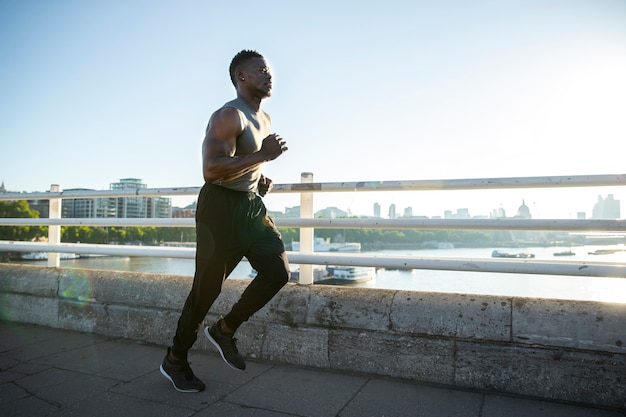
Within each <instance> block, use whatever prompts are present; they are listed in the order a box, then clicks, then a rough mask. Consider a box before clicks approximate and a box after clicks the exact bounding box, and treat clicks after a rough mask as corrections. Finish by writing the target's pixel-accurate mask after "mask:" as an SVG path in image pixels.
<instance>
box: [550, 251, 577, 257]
mask: <svg viewBox="0 0 626 417" xmlns="http://www.w3.org/2000/svg"><path fill="white" fill-rule="evenodd" d="M553 255H554V256H574V255H576V253H574V252H572V251H571V250H564V251H561V252H554V254H553Z"/></svg>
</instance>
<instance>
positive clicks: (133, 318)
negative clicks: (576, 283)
mask: <svg viewBox="0 0 626 417" xmlns="http://www.w3.org/2000/svg"><path fill="white" fill-rule="evenodd" d="M248 282H249V281H246V280H228V281H227V282H226V283H225V285H224V290H223V292H222V295H221V296H220V297H219V298H218V300H217V301H216V302H215V304H214V306H213V307H212V309H211V311H210V312H209V315H208V316H207V319H206V322H207V323H208V324H210V323H211V322H212V321H214V320H215V319H216V318H217V317H218V316H219V315H220V314H225V313H226V312H228V309H229V307H230V305H232V304H233V303H234V302H235V301H236V299H237V298H238V297H239V294H241V292H242V291H243V289H244V288H245V286H246V285H247V284H248ZM190 285H191V278H190V277H184V276H174V275H158V274H146V273H128V272H112V271H99V270H81V269H53V268H46V267H37V266H24V265H11V264H0V314H1V318H2V319H3V320H8V321H16V322H24V323H33V324H39V325H43V326H49V327H54V328H63V329H70V330H77V331H82V332H90V333H97V334H102V335H107V336H115V337H123V338H128V339H133V340H140V341H145V342H150V343H156V344H161V345H167V344H169V343H170V340H171V338H172V336H173V332H174V330H175V325H176V321H177V319H178V315H179V312H180V309H181V307H182V305H183V302H184V300H185V297H186V295H187V292H188V291H189V288H190ZM237 337H238V339H239V348H240V351H241V352H242V354H244V356H246V357H251V358H257V359H261V360H269V361H277V362H284V363H291V364H297V365H306V366H312V367H320V368H332V369H337V370H346V371H356V372H365V373H371V374H377V375H388V376H393V377H400V378H406V379H412V380H417V381H423V382H428V383H436V384H444V385H449V386H454V387H463V388H471V389H479V390H489V391H497V392H502V393H512V394H520V395H528V396H534V397H541V398H549V399H555V400H564V401H572V402H580V403H585V404H595V405H601V406H608V407H615V408H617V409H626V346H625V345H624V344H625V342H626V304H610V303H599V302H583V301H564V300H545V299H527V298H511V297H497V296H483V295H467V294H445V293H425V292H416V291H397V290H381V289H369V288H349V287H332V286H323V285H313V286H300V285H296V284H288V285H287V286H286V287H285V288H284V289H283V290H282V291H281V292H280V293H279V294H278V295H277V296H276V297H275V298H274V299H273V300H272V301H271V302H270V303H269V304H268V305H267V306H266V307H265V308H263V309H262V310H261V311H259V312H258V313H257V314H256V315H255V316H254V317H253V318H252V319H251V320H250V321H249V322H247V323H244V324H243V325H242V327H241V329H240V331H239V332H238V334H237ZM195 348H196V349H200V350H204V349H211V348H210V347H209V345H208V342H207V341H206V340H205V338H204V337H199V338H198V342H197V343H196V345H195Z"/></svg>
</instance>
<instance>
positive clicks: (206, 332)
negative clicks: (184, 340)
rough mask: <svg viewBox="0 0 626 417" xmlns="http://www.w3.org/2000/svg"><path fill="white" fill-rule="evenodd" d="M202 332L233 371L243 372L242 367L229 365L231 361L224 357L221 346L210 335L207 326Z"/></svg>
mask: <svg viewBox="0 0 626 417" xmlns="http://www.w3.org/2000/svg"><path fill="white" fill-rule="evenodd" d="M204 334H205V335H206V337H207V339H209V342H211V343H212V344H213V346H215V347H216V348H217V351H218V352H219V353H220V355H221V356H222V359H223V360H224V362H225V363H226V365H228V366H230V367H231V368H233V369H234V370H235V371H239V372H243V369H239V368H237V367H236V366H233V365H231V363H230V362H228V361H227V360H226V357H225V356H224V352H222V348H221V347H220V344H219V343H217V340H215V339H213V336H211V333H210V332H209V327H205V328H204Z"/></svg>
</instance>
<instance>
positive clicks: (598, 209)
mask: <svg viewBox="0 0 626 417" xmlns="http://www.w3.org/2000/svg"><path fill="white" fill-rule="evenodd" d="M620 217H621V210H620V201H619V200H615V198H614V197H613V194H609V195H607V197H606V198H602V196H600V195H599V196H598V201H597V202H596V204H595V205H594V206H593V212H592V214H591V218H592V219H619V218H620Z"/></svg>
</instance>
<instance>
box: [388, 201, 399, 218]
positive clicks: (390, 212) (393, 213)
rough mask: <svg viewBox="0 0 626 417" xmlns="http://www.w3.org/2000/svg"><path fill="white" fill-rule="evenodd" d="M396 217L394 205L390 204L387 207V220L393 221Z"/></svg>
mask: <svg viewBox="0 0 626 417" xmlns="http://www.w3.org/2000/svg"><path fill="white" fill-rule="evenodd" d="M397 217H398V215H397V214H396V205H395V204H392V205H390V206H389V218H390V219H395V218H397Z"/></svg>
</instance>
